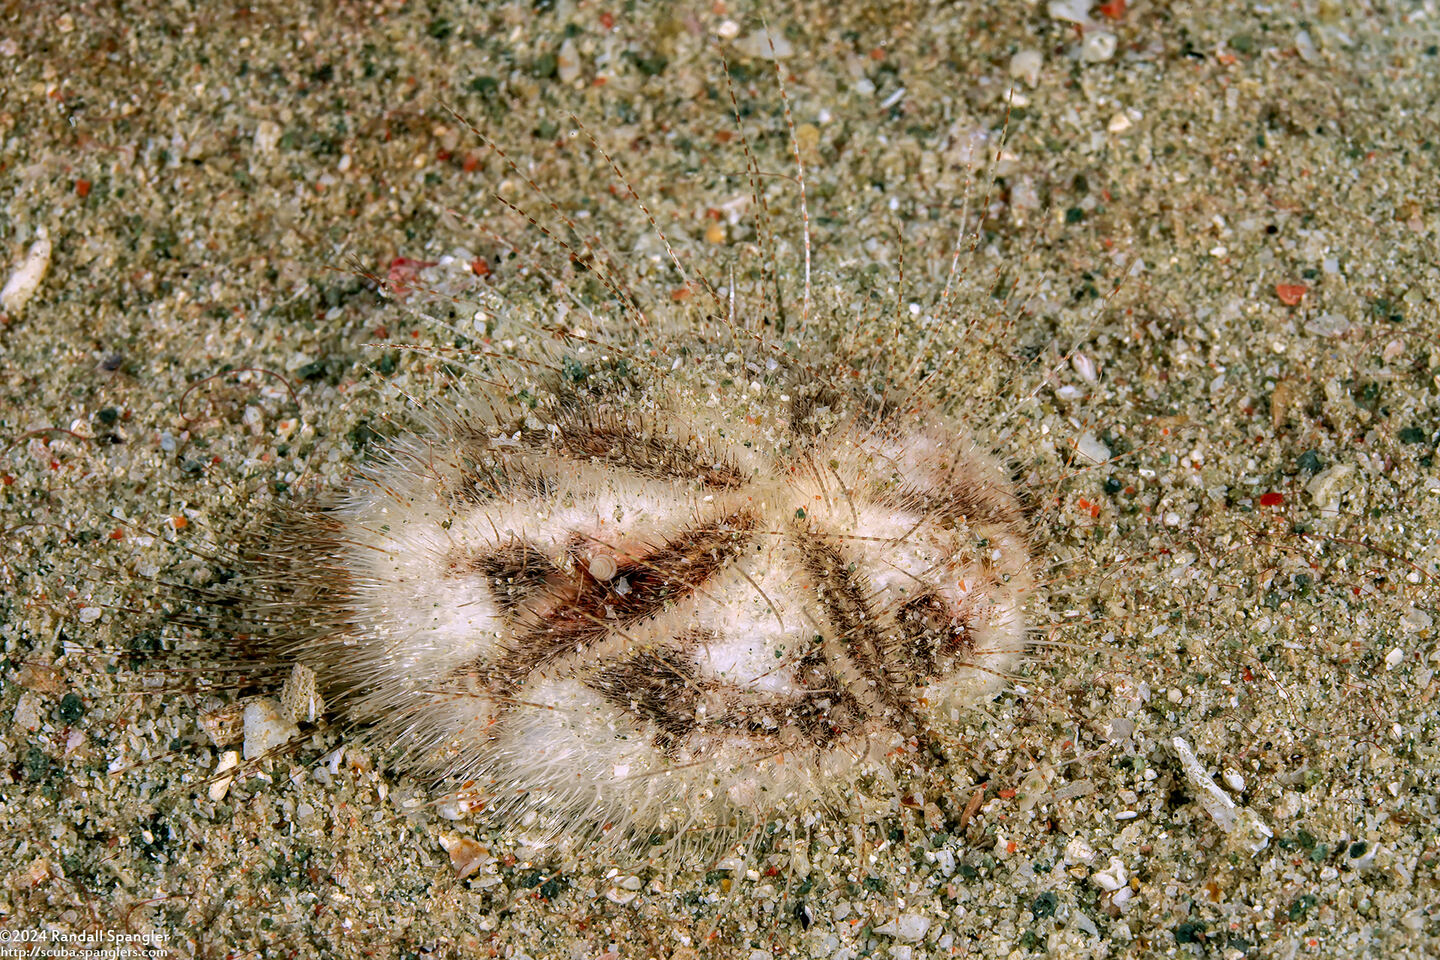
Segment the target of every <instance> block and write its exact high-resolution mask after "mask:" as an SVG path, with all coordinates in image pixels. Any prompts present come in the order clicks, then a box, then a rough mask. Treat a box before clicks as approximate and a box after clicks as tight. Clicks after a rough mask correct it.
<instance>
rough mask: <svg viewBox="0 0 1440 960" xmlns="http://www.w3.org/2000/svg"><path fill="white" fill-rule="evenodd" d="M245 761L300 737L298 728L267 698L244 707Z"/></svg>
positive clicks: (277, 705) (251, 702)
mask: <svg viewBox="0 0 1440 960" xmlns="http://www.w3.org/2000/svg"><path fill="white" fill-rule="evenodd" d="M244 722H245V745H244V751H245V754H244V755H245V759H246V760H254V759H255V758H256V757H259V756H263V755H264V754H266V753H268V752H269V751H271V750H273V749H275V748H276V747H279V746H282V745H283V744H286V743H288V742H289V741H290V740H292V739H294V738H295V737H297V736H299V735H300V728H299V727H297V726H295V724H294V723H293V722H291V721H290V720H286V719H285V717H284V716H283V715H282V714H281V713H280V705H279V704H278V703H276V702H275V701H274V700H271V699H270V698H269V697H261V698H259V699H257V700H252V701H250V702H249V703H247V704H246V705H245V721H244Z"/></svg>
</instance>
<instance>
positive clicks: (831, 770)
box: [273, 346, 1033, 834]
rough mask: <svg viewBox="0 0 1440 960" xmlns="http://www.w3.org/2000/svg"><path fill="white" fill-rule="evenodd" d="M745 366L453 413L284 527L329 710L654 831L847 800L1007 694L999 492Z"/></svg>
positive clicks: (1003, 525) (820, 386)
mask: <svg viewBox="0 0 1440 960" xmlns="http://www.w3.org/2000/svg"><path fill="white" fill-rule="evenodd" d="M746 352H747V351H742V353H736V352H733V351H731V352H728V354H727V355H726V356H724V357H723V358H722V357H717V356H716V355H715V354H714V353H706V352H704V351H703V350H696V351H689V350H687V351H680V352H678V354H677V355H678V357H679V358H678V359H676V360H675V361H674V363H673V366H672V365H668V364H667V365H666V367H665V368H664V369H663V372H662V371H659V370H652V371H650V372H649V373H647V374H643V375H639V374H636V373H634V372H633V369H634V368H633V367H631V368H630V369H628V370H627V368H626V367H625V366H624V365H620V368H619V370H616V369H610V370H599V369H593V368H589V367H585V366H582V365H580V364H578V363H577V362H575V361H573V360H572V361H570V362H568V363H567V364H566V367H565V370H566V373H565V375H563V376H560V375H557V376H555V377H553V378H551V379H549V380H546V379H544V378H541V379H539V380H536V379H534V378H516V379H515V380H514V381H513V382H509V383H507V384H504V385H503V386H501V387H498V388H495V387H492V388H490V389H488V390H487V391H486V392H485V393H483V394H482V395H480V396H478V397H475V398H472V399H471V400H470V401H467V402H466V403H465V404H464V405H463V406H460V407H452V408H450V409H448V410H446V411H445V412H443V413H442V412H435V411H434V410H433V409H432V410H431V411H429V412H427V413H426V414H425V416H424V422H423V424H422V426H421V427H420V428H419V429H417V430H415V431H413V432H409V433H406V434H403V435H402V436H400V437H398V438H397V439H396V440H395V441H394V442H393V443H392V444H391V445H390V446H389V447H388V449H387V451H386V453H385V454H384V455H383V456H382V457H381V458H379V459H377V460H375V461H373V462H372V463H371V464H369V465H368V466H367V467H365V468H363V469H362V470H361V471H360V472H359V474H358V475H357V476H356V477H355V478H354V479H353V481H352V483H351V484H350V486H349V488H348V490H347V491H346V492H345V493H344V494H343V495H341V496H340V497H338V498H336V499H334V500H332V501H330V502H328V503H326V504H324V505H323V506H316V507H314V508H312V509H309V510H307V511H305V512H303V513H301V514H299V515H298V516H296V517H294V518H293V519H292V520H290V521H289V522H287V523H286V524H284V525H283V527H282V530H281V534H280V545H279V547H278V548H277V549H276V551H275V555H274V558H273V559H274V560H275V561H276V562H277V563H278V564H279V565H280V567H281V570H280V573H281V579H283V580H286V581H288V582H289V583H290V586H288V587H287V588H286V589H285V593H284V604H285V606H286V607H288V608H289V610H290V611H291V612H290V613H289V614H288V616H290V617H292V618H293V619H298V620H303V622H304V623H305V627H304V628H303V629H302V630H301V632H300V636H299V637H298V638H297V640H298V642H296V643H295V644H294V645H293V647H292V650H293V655H294V656H295V657H296V658H297V659H299V660H301V661H302V662H304V663H305V664H307V665H308V666H310V667H312V668H313V669H314V670H315V671H316V674H317V676H318V677H319V680H320V682H321V684H322V686H323V688H324V689H325V691H326V699H327V702H329V703H330V704H332V705H333V706H334V707H335V708H336V709H337V710H338V711H339V712H340V713H341V714H342V715H343V716H344V717H345V718H346V719H347V720H348V721H351V722H353V723H356V724H360V725H364V726H365V727H366V728H368V731H369V736H370V737H372V738H373V741H374V742H375V743H377V744H380V745H383V746H385V747H387V748H390V749H391V750H393V752H394V753H395V754H396V755H398V757H399V758H400V760H401V762H402V764H404V765H406V766H408V767H409V768H410V769H414V770H416V771H417V772H418V773H420V774H422V775H426V776H429V777H433V778H435V779H436V780H439V781H444V782H448V783H450V784H452V785H458V784H466V785H468V786H467V791H468V792H467V795H468V796H472V797H480V798H484V802H485V803H487V804H490V805H493V806H496V807H500V808H509V809H512V810H513V809H515V808H516V807H524V808H527V809H535V808H538V809H541V810H543V811H545V812H547V813H553V814H556V815H557V816H558V817H559V818H560V821H561V822H564V823H566V824H571V825H573V824H577V823H583V824H589V825H591V826H601V825H611V826H620V827H623V828H625V829H622V830H621V831H619V832H620V833H627V832H630V831H632V830H643V831H645V832H646V833H647V834H648V833H650V832H653V831H654V830H657V829H662V830H663V829H670V830H674V829H683V828H687V827H689V826H692V825H702V826H703V825H706V824H710V825H714V824H717V823H726V822H733V821H734V818H735V816H736V815H739V816H740V817H741V818H742V819H749V820H752V821H754V820H759V819H764V818H766V817H767V816H769V815H772V814H775V813H777V812H780V811H783V810H785V809H795V808H796V807H797V806H799V805H802V804H805V803H808V802H811V801H814V800H817V799H821V798H823V797H824V796H825V795H827V794H828V795H832V796H833V795H835V793H836V792H837V791H839V790H840V789H842V788H843V787H845V786H847V785H849V784H852V783H854V782H855V781H856V779H857V778H858V777H859V776H861V775H862V774H863V773H865V772H866V771H867V770H876V769H888V767H889V765H890V764H892V763H893V762H894V759H893V758H896V757H904V756H908V755H915V754H917V753H919V752H920V749H921V748H922V747H925V746H927V745H929V744H930V742H931V740H932V736H933V730H934V725H935V724H936V723H937V722H939V723H944V722H947V721H949V720H950V719H951V718H953V717H955V716H957V715H958V711H960V710H962V709H964V708H966V707H969V706H973V705H976V704H982V703H984V702H985V701H986V700H988V698H989V697H990V696H992V695H993V694H994V692H995V690H996V688H997V687H998V686H999V685H1000V680H1001V678H1002V677H1003V676H1005V675H1006V671H1007V669H1008V668H1009V667H1011V666H1012V665H1013V663H1014V661H1015V660H1016V659H1017V658H1018V656H1019V655H1020V653H1021V651H1022V650H1023V648H1024V645H1025V634H1026V624H1025V614H1024V607H1025V605H1026V599H1027V596H1028V594H1029V593H1030V591H1031V590H1032V586H1033V579H1032V575H1031V572H1030V564H1031V556H1030V547H1029V545H1028V543H1027V524H1026V521H1025V518H1024V515H1023V511H1022V509H1021V503H1020V500H1019V499H1018V497H1017V495H1016V493H1015V491H1014V490H1013V488H1012V485H1011V483H1010V481H1009V479H1008V478H1007V476H1006V473H1005V472H1004V471H1003V470H1002V469H1001V468H1000V466H999V464H998V463H997V462H996V461H995V460H994V459H993V458H992V457H991V456H989V455H987V454H986V453H985V452H984V451H982V450H981V449H979V448H978V447H977V446H976V444H975V442H974V441H972V440H971V439H970V438H969V436H968V434H967V433H966V431H965V430H963V429H962V428H961V427H960V425H959V424H958V423H957V422H955V421H954V420H952V419H951V418H950V417H948V416H946V415H943V414H942V413H941V412H939V411H938V410H937V409H934V408H933V407H931V406H930V405H928V404H922V403H917V402H916V401H915V400H914V398H913V397H908V398H903V399H904V404H903V405H897V404H896V403H894V402H886V401H884V400H882V399H878V398H876V397H874V396H867V395H864V394H861V393H860V392H858V391H852V390H850V389H848V388H840V387H837V386H835V385H834V384H835V383H838V382H843V381H842V378H841V376H840V375H839V374H838V373H837V374H836V375H835V376H830V375H827V374H825V373H823V372H821V371H819V370H817V369H815V368H813V367H807V366H804V365H801V364H798V363H792V362H788V361H787V359H786V358H784V357H781V359H779V360H777V359H776V354H778V352H779V351H777V350H769V351H766V350H765V349H764V348H762V347H758V346H757V347H756V348H755V349H754V350H753V351H748V352H749V353H750V354H751V355H749V356H745V355H742V354H743V353H746ZM847 372H848V371H847ZM522 380H523V382H521V381H522ZM297 610H299V611H303V614H302V615H301V616H300V617H295V611H297ZM887 758H888V759H887Z"/></svg>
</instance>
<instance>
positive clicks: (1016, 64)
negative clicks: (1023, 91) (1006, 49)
mask: <svg viewBox="0 0 1440 960" xmlns="http://www.w3.org/2000/svg"><path fill="white" fill-rule="evenodd" d="M1044 65H1045V55H1044V54H1042V53H1041V52H1040V51H1039V50H1034V49H1030V48H1027V49H1024V50H1017V51H1015V53H1014V54H1013V55H1012V56H1011V57H1010V76H1012V77H1014V78H1015V79H1016V80H1023V81H1025V84H1026V85H1027V86H1029V87H1035V86H1036V85H1038V84H1039V83H1040V68H1041V67H1042V66H1044Z"/></svg>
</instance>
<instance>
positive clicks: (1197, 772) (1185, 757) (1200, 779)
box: [1170, 737, 1236, 833]
mask: <svg viewBox="0 0 1440 960" xmlns="http://www.w3.org/2000/svg"><path fill="white" fill-rule="evenodd" d="M1170 742H1171V744H1172V745H1173V746H1174V747H1175V755H1176V756H1177V757H1179V758H1180V766H1181V768H1182V769H1183V770H1184V771H1185V776H1186V777H1187V778H1188V779H1189V781H1190V784H1191V785H1192V786H1193V787H1195V789H1196V790H1197V791H1198V793H1199V797H1200V805H1201V806H1202V807H1204V808H1205V812H1206V813H1208V814H1209V815H1210V819H1211V820H1214V821H1215V823H1216V825H1217V826H1219V827H1220V829H1221V830H1224V831H1225V832H1226V833H1229V832H1230V831H1231V830H1233V829H1235V819H1236V813H1235V809H1236V808H1235V801H1234V800H1231V799H1230V797H1229V795H1228V794H1226V793H1225V791H1224V790H1221V789H1220V787H1219V786H1218V785H1217V784H1216V783H1215V781H1214V780H1212V779H1210V775H1209V774H1208V773H1206V772H1205V767H1204V765H1203V764H1201V763H1200V761H1199V760H1198V759H1196V757H1195V751H1193V750H1191V749H1190V744H1188V743H1186V742H1185V740H1184V738H1182V737H1175V738H1174V739H1173V740H1171V741H1170Z"/></svg>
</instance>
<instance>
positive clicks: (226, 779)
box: [209, 750, 240, 803]
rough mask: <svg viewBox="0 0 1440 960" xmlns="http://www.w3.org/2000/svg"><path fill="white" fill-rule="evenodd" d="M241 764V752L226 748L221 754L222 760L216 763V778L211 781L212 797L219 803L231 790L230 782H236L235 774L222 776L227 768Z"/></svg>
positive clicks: (210, 790) (210, 792) (231, 768)
mask: <svg viewBox="0 0 1440 960" xmlns="http://www.w3.org/2000/svg"><path fill="white" fill-rule="evenodd" d="M239 765H240V754H238V753H236V752H235V751H234V750H226V751H225V752H224V753H222V754H221V755H220V760H219V762H218V763H216V764H215V779H214V780H213V781H211V783H210V789H209V794H210V799H211V800H213V801H214V802H215V803H219V802H220V801H221V800H224V799H225V794H227V793H229V792H230V784H232V783H234V782H235V778H234V777H233V776H221V774H223V773H225V771H227V770H234V769H235V768H236V767H238V766H239Z"/></svg>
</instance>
